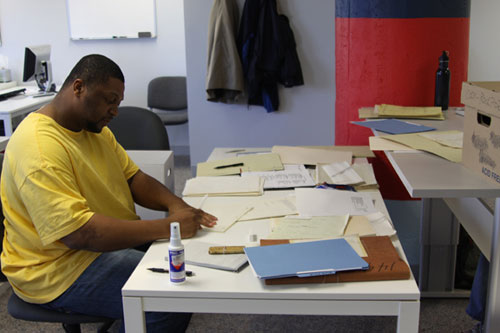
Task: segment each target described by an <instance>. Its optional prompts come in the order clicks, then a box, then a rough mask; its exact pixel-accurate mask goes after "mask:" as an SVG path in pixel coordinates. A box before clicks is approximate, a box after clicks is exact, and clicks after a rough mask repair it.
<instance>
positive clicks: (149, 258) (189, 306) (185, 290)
mask: <svg viewBox="0 0 500 333" xmlns="http://www.w3.org/2000/svg"><path fill="white" fill-rule="evenodd" d="M286 193H287V191H267V192H266V193H265V194H264V195H266V196H277V195H284V194H286ZM371 193H372V195H373V197H374V200H375V206H376V207H377V209H379V210H380V211H381V212H383V213H385V214H386V215H387V216H389V215H388V213H387V210H386V208H385V205H384V202H383V199H382V197H381V196H380V192H378V191H374V192H371ZM254 198H255V197H252V198H251V199H252V200H253V199H254ZM227 199H228V200H233V201H241V200H249V199H248V197H246V198H245V197H231V198H227ZM187 200H189V202H190V203H192V204H193V205H196V204H198V201H200V200H201V198H189V199H187ZM250 228H251V229H252V232H253V233H255V234H257V235H258V237H259V239H260V238H265V237H266V236H267V235H268V233H269V231H270V229H269V228H270V220H258V221H247V222H238V223H236V224H234V225H233V226H232V227H231V228H229V229H228V230H227V231H226V232H225V233H217V232H208V231H204V230H201V231H200V232H199V233H198V235H197V236H196V239H197V240H203V241H207V242H212V243H220V244H225V245H242V244H246V243H247V236H248V233H249V229H250ZM189 241H190V240H184V241H183V242H185V243H187V242H189ZM393 243H394V245H395V247H396V248H397V250H398V252H399V254H400V256H401V257H402V258H404V259H405V260H406V257H405V255H404V253H403V251H402V247H401V244H400V243H399V240H398V239H397V237H393ZM167 253H168V242H155V243H154V244H153V245H152V246H151V247H150V249H149V250H148V252H147V253H146V254H145V256H144V258H143V259H142V260H141V262H140V263H139V265H138V266H137V268H136V269H135V271H134V272H133V273H132V275H131V276H130V278H129V280H128V281H127V283H126V284H125V286H124V287H123V289H122V296H123V308H124V316H125V328H126V330H127V332H134V333H135V332H144V331H145V322H144V312H145V311H167V312H198V313H249V314H288V315H379V316H398V324H397V325H398V327H397V328H398V332H417V331H418V320H419V311H420V292H419V290H418V287H417V285H416V282H415V279H414V278H413V276H411V278H410V279H408V280H398V281H373V282H350V283H331V284H329V283H326V284H305V285H280V286H266V285H265V284H264V282H263V281H261V280H259V279H258V278H256V277H255V276H254V275H253V272H252V270H251V268H250V267H248V266H247V267H245V268H244V269H243V270H242V271H241V272H239V273H232V272H226V271H221V270H215V269H210V268H204V267H198V266H190V267H188V268H189V269H191V270H193V271H194V272H195V274H196V276H195V277H192V278H188V279H187V281H186V283H185V284H183V285H181V286H172V285H171V284H170V283H169V277H168V275H166V274H158V273H153V272H150V271H148V270H147V268H148V267H167V265H168V263H167V262H166V261H165V260H164V258H165V256H166V255H167Z"/></svg>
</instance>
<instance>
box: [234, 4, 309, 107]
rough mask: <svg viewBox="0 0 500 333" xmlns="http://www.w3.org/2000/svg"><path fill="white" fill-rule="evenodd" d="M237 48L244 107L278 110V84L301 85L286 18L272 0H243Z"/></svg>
mask: <svg viewBox="0 0 500 333" xmlns="http://www.w3.org/2000/svg"><path fill="white" fill-rule="evenodd" d="M238 49H239V52H240V55H241V60H242V65H243V73H244V76H245V80H246V82H247V89H248V104H251V105H262V106H264V107H265V108H266V110H267V112H272V111H276V110H278V108H279V96H278V86H277V84H278V82H279V83H281V84H283V85H284V86H285V87H293V86H297V85H303V84H304V80H303V77H302V69H301V67H300V61H299V57H298V55H297V51H296V44H295V38H294V35H293V32H292V29H291V28H290V24H289V21H288V18H287V17H286V16H285V15H279V14H278V11H277V7H276V0H246V2H245V7H244V9H243V14H242V17H241V20H240V30H239V32H238Z"/></svg>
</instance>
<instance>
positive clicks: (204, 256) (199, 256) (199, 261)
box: [184, 240, 247, 272]
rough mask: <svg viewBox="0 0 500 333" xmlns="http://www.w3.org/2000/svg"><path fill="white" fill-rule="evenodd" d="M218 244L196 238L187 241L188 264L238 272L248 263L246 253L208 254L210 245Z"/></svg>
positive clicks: (185, 249)
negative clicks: (196, 239)
mask: <svg viewBox="0 0 500 333" xmlns="http://www.w3.org/2000/svg"><path fill="white" fill-rule="evenodd" d="M218 245H219V244H211V243H205V242H200V241H195V240H191V241H189V242H186V245H185V246H184V251H185V252H184V253H185V260H186V264H189V265H196V266H202V267H209V268H215V269H221V270H225V271H231V272H237V271H238V270H240V268H241V267H243V265H245V264H246V263H247V256H246V255H244V254H231V255H212V254H208V249H209V247H211V246H218Z"/></svg>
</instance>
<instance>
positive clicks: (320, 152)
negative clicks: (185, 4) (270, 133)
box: [272, 146, 352, 165]
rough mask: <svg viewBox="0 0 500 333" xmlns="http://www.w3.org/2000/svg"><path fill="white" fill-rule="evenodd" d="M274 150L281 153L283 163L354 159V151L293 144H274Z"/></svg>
mask: <svg viewBox="0 0 500 333" xmlns="http://www.w3.org/2000/svg"><path fill="white" fill-rule="evenodd" d="M272 151H273V153H277V154H279V155H280V158H281V162H282V163H283V164H306V165H316V164H319V163H324V164H328V163H335V162H341V161H347V162H348V163H351V161H352V151H344V150H342V151H341V150H332V149H319V148H305V147H293V146H274V147H273V150H272Z"/></svg>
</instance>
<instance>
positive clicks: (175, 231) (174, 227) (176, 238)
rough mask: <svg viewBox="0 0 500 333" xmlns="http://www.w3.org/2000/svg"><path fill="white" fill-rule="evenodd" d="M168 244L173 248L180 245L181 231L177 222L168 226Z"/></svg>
mask: <svg viewBox="0 0 500 333" xmlns="http://www.w3.org/2000/svg"><path fill="white" fill-rule="evenodd" d="M170 244H172V245H173V246H180V245H181V230H180V225H179V222H172V223H171V224H170Z"/></svg>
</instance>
